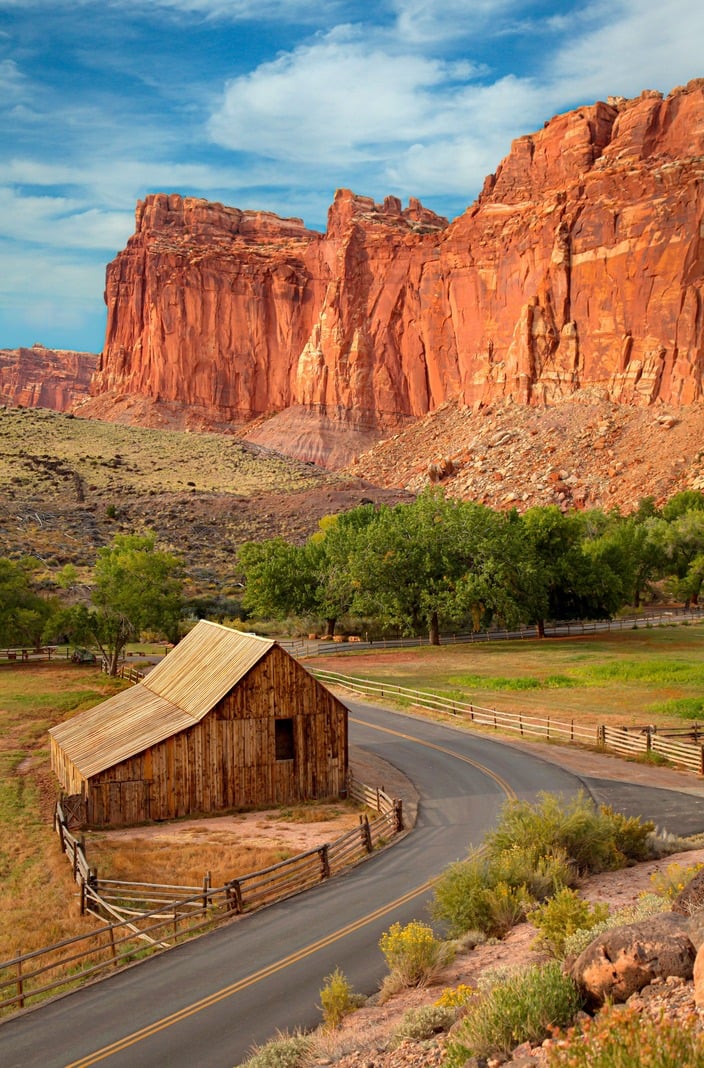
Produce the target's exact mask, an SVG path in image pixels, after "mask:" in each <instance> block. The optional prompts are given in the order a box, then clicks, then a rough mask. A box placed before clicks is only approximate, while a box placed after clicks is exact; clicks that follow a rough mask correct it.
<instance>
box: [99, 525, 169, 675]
mask: <svg viewBox="0 0 704 1068" xmlns="http://www.w3.org/2000/svg"><path fill="white" fill-rule="evenodd" d="M181 596H182V582H181V564H180V561H179V560H178V558H177V557H176V556H174V555H173V554H172V553H169V552H165V551H163V550H158V549H157V548H156V534H154V533H153V532H150V533H148V534H144V535H138V534H118V535H116V537H115V539H114V541H113V542H112V544H111V545H109V546H106V547H105V548H103V549H99V550H98V560H97V563H96V565H95V569H94V572H93V591H92V601H93V604H94V605H95V609H94V611H92V612H90V614H89V626H90V631H91V633H92V636H93V637H94V639H95V641H96V642H97V643H98V646H99V648H100V651H101V653H102V654H103V657H104V659H105V661H106V663H107V665H108V673H109V674H110V675H116V674H117V666H118V662H119V659H120V656H121V654H122V652H123V650H124V648H125V645H126V644H127V642H128V641H130V640H131V639H132V638H135V637H137V635H139V633H140V632H141V631H142V630H145V629H151V630H157V631H162V632H163V633H164V634H166V636H167V637H168V638H169V640H170V641H176V640H177V638H178V622H179V619H180V618H181Z"/></svg>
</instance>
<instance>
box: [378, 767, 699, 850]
mask: <svg viewBox="0 0 704 1068" xmlns="http://www.w3.org/2000/svg"><path fill="white" fill-rule="evenodd" d="M702 751H703V752H704V746H703V747H702ZM394 819H395V820H396V832H397V834H398V833H400V832H401V831H402V830H403V801H401V799H400V798H395V799H394Z"/></svg>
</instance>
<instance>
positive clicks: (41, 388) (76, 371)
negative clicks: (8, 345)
mask: <svg viewBox="0 0 704 1068" xmlns="http://www.w3.org/2000/svg"><path fill="white" fill-rule="evenodd" d="M97 369H98V356H97V355H96V354H95V353H93V352H67V351H64V350H55V349H46V348H44V346H43V345H32V347H31V348H30V349H25V348H22V349H0V403H3V404H10V405H13V406H16V405H22V406H23V407H25V408H53V409H54V410H55V411H57V412H66V411H69V410H70V409H71V408H73V406H74V405H75V404H77V403H78V402H79V401H81V400H85V399H86V398H87V397H88V395H89V389H90V383H91V379H92V377H93V375H94V374H95V372H96V370H97Z"/></svg>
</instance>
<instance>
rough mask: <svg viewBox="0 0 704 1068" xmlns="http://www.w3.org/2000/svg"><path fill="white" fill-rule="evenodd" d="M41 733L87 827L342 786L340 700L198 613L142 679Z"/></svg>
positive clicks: (247, 637)
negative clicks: (45, 734)
mask: <svg viewBox="0 0 704 1068" xmlns="http://www.w3.org/2000/svg"><path fill="white" fill-rule="evenodd" d="M49 734H50V736H51V762H52V767H53V769H54V771H55V773H56V775H57V777H58V779H59V781H60V783H61V785H62V787H63V789H64V791H65V792H66V793H67V794H70V795H74V796H75V795H81V796H82V797H83V799H84V802H85V809H84V811H85V822H86V824H87V825H88V826H92V827H103V826H108V825H110V826H117V825H120V824H132V823H141V822H143V821H145V820H165V819H173V818H175V817H177V816H186V815H190V814H195V813H198V814H201V813H212V812H218V811H221V810H223V809H228V808H237V807H240V806H252V807H263V806H264V807H265V806H267V805H278V804H286V803H290V802H298V801H308V800H313V799H322V798H330V797H340V796H341V795H343V794H344V791H345V782H346V775H347V753H348V749H347V709H346V708H345V706H344V705H343V704H342V702H341V701H338V700H337V698H336V697H334V696H333V695H332V694H331V693H330V692H329V690H327V689H326V688H325V687H324V686H323V685H322V684H321V683H319V682H318V681H317V680H316V679H315V678H313V676H312V675H311V674H310V673H309V672H308V671H306V670H305V668H304V667H302V666H301V664H299V663H298V661H297V660H295V659H294V658H293V657H292V656H290V655H289V654H288V653H287V652H286V650H285V649H283V648H282V647H281V646H280V645H278V644H277V643H276V642H275V641H271V640H269V639H266V638H259V637H256V636H255V635H251V634H240V633H239V632H238V631H235V630H230V629H229V628H227V627H222V626H220V625H219V624H217V623H209V622H207V621H205V620H202V621H201V622H199V623H198V624H197V625H196V626H195V627H194V628H193V630H192V631H191V632H190V634H188V635H187V636H186V637H185V638H183V640H182V641H181V642H180V643H179V644H178V645H177V646H176V647H175V649H173V650H172V651H171V652H170V653H169V654H168V656H167V657H165V658H164V660H162V661H161V663H159V664H158V665H156V666H155V667H154V668H153V669H152V670H151V671H150V672H149V674H148V675H147V676H146V678H145V679H144V680H143V681H142V682H140V683H138V684H137V685H135V686H133V687H132V688H131V689H129V690H124V691H123V692H121V693H119V694H116V695H115V696H114V697H111V698H108V700H106V701H103V702H102V704H100V705H96V706H95V707H94V708H91V709H88V710H87V711H85V712H82V713H79V714H78V715H76V716H74V717H73V718H72V719H69V720H67V721H66V722H65V723H61V724H59V725H58V726H56V727H52V729H51V730H50V731H49ZM76 800H78V799H77V798H76Z"/></svg>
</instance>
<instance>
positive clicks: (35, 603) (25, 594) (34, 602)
mask: <svg viewBox="0 0 704 1068" xmlns="http://www.w3.org/2000/svg"><path fill="white" fill-rule="evenodd" d="M38 568H39V561H38V560H35V559H34V558H33V557H23V558H22V559H21V560H19V561H17V562H15V561H12V560H8V559H6V558H5V557H0V644H2V645H18V644H23V645H25V644H26V645H32V646H38V645H39V644H40V643H41V638H42V632H43V630H44V626H45V623H46V620H47V619H48V618H49V616H50V615H51V613H52V612H53V610H54V606H53V604H52V603H51V601H50V600H48V599H47V598H45V597H41V596H40V595H39V594H38V593H37V592H36V591H35V589H34V588H33V585H32V580H33V577H34V575H35V573H36V571H37V569H38Z"/></svg>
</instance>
